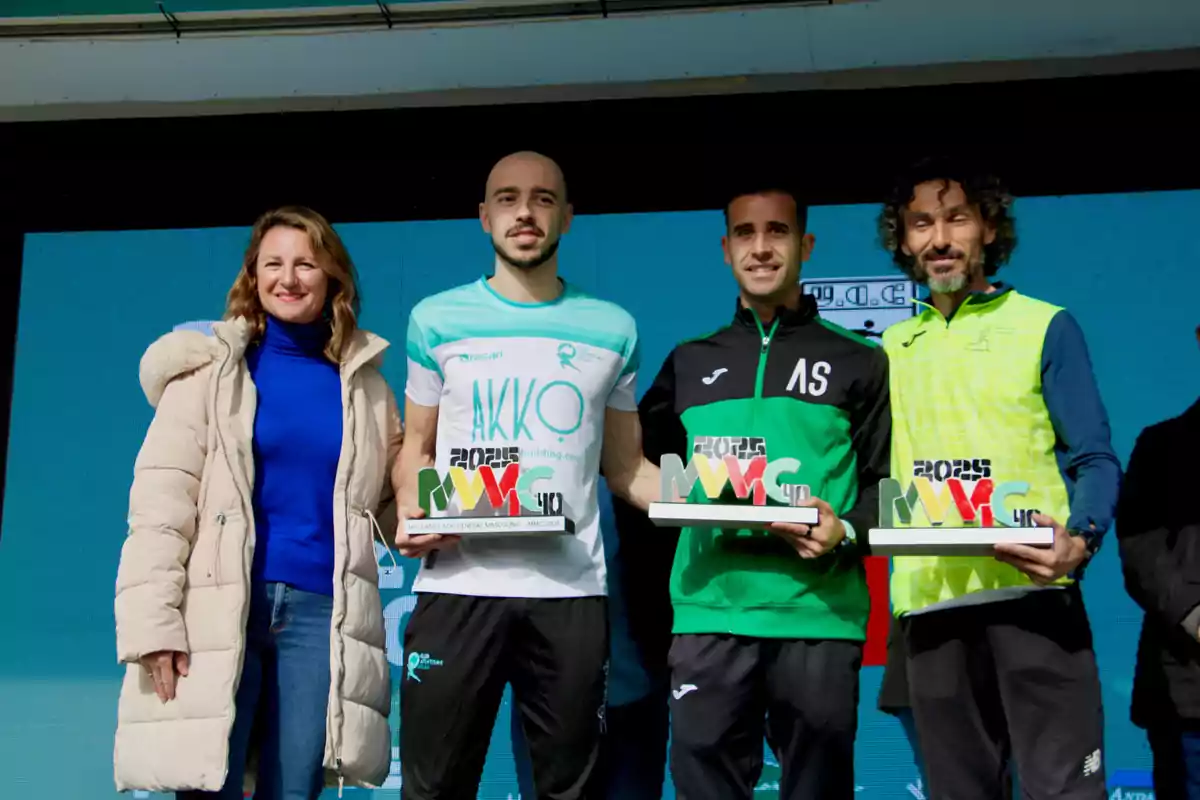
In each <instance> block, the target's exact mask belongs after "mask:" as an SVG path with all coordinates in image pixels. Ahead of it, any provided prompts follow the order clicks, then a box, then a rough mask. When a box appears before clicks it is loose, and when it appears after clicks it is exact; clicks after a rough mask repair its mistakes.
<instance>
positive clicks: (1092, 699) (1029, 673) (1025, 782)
mask: <svg viewBox="0 0 1200 800" xmlns="http://www.w3.org/2000/svg"><path fill="white" fill-rule="evenodd" d="M905 623H906V624H905V626H904V630H905V632H906V636H907V641H906V645H907V648H908V665H907V666H908V683H909V697H910V699H911V702H912V708H913V716H914V718H915V720H916V724H917V735H918V738H919V739H920V745H921V755H922V756H923V758H924V760H925V770H926V774H927V775H928V777H929V797H930V799H931V800H1002V798H1003V799H1004V800H1007V797H1006V795H1005V784H1006V778H1005V771H1006V765H1007V763H1008V761H1009V759H1010V758H1011V759H1012V761H1013V762H1015V764H1014V766H1015V772H1016V774H1017V781H1018V784H1019V786H1020V791H1021V795H1022V797H1024V798H1027V800H1045V799H1047V798H1055V799H1056V800H1060V799H1061V800H1068V799H1069V800H1085V799H1086V800H1104V798H1106V797H1107V793H1106V790H1105V780H1104V764H1103V750H1104V711H1103V707H1102V704H1101V699H1100V678H1099V675H1098V673H1097V670H1096V656H1095V653H1094V652H1093V650H1092V632H1091V627H1090V626H1089V624H1088V618H1087V612H1086V611H1085V610H1084V607H1083V597H1082V595H1081V593H1080V591H1079V588H1078V586H1072V587H1070V588H1068V589H1047V590H1042V591H1035V592H1031V593H1030V594H1028V595H1026V596H1024V597H1021V598H1019V599H1015V600H1004V601H1000V602H995V603H986V604H982V605H976V606H966V607H961V608H951V609H944V610H941V611H932V612H928V613H925V614H916V615H911V616H909V617H908V618H907V619H906V621H905Z"/></svg>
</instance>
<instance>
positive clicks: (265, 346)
mask: <svg viewBox="0 0 1200 800" xmlns="http://www.w3.org/2000/svg"><path fill="white" fill-rule="evenodd" d="M328 339H329V326H328V324H324V323H320V322H318V323H314V324H313V325H294V324H289V323H285V322H280V321H278V320H276V319H275V318H273V317H270V316H268V317H267V329H266V333H265V335H264V336H263V338H262V341H261V342H260V343H258V344H256V345H255V346H254V347H252V348H251V349H250V350H249V351H248V352H247V353H246V364H247V366H248V367H249V368H250V374H251V376H252V377H253V378H254V384H255V386H256V387H257V389H258V407H257V411H256V412H255V416H254V463H255V474H254V521H255V527H256V539H257V543H256V546H255V552H254V565H253V571H252V574H253V576H254V578H255V579H256V580H260V581H272V582H280V583H286V584H288V585H289V586H294V587H295V588H297V589H301V590H303V591H307V592H315V593H319V594H326V595H330V594H333V555H334V544H333V484H334V478H335V476H336V474H337V466H338V457H339V455H340V454H341V449H342V384H341V379H340V377H339V376H338V367H337V365H336V364H334V363H333V362H331V361H330V360H329V359H327V358H326V357H325V356H324V354H323V352H322V351H323V350H324V347H325V344H326V342H327V341H328Z"/></svg>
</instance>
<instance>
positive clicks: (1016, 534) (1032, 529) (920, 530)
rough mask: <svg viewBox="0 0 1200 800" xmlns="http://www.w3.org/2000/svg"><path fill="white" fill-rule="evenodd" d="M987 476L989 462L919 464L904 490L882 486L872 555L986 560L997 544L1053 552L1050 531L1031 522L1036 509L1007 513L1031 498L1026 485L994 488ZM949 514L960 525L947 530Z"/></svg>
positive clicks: (892, 483)
mask: <svg viewBox="0 0 1200 800" xmlns="http://www.w3.org/2000/svg"><path fill="white" fill-rule="evenodd" d="M991 474H992V473H991V462H990V460H989V459H973V460H956V461H948V460H943V461H920V462H917V463H916V464H915V465H914V469H913V478H912V480H911V482H910V483H909V485H908V488H907V489H905V488H903V487H901V485H900V481H898V480H896V479H895V478H887V479H885V480H883V481H880V483H879V527H878V528H872V529H871V530H870V531H869V533H868V539H867V540H868V542H869V544H870V548H871V553H872V554H873V555H878V556H924V555H929V556H990V555H993V553H994V552H995V550H994V548H995V546H996V545H997V544H1001V543H1010V544H1023V545H1028V546H1030V547H1051V546H1053V545H1054V529H1053V528H1047V527H1039V526H1037V525H1035V524H1034V522H1033V516H1034V515H1035V514H1037V513H1038V510H1037V509H1035V508H1016V509H1013V508H1009V503H1008V500H1009V498H1010V497H1015V496H1016V497H1019V496H1024V495H1026V494H1028V493H1029V489H1030V486H1029V483H1027V482H1025V481H1008V482H1005V483H1001V484H999V485H996V484H995V483H994V482H993V480H992V477H991ZM952 511H953V512H956V514H957V517H958V520H957V521H951V522H950V524H946V523H947V521H948V520H950V519H952V518H951V512H952ZM955 522H957V524H955ZM914 523H915V524H914ZM922 523H926V524H924V525H923V524H922Z"/></svg>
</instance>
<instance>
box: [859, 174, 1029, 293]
mask: <svg viewBox="0 0 1200 800" xmlns="http://www.w3.org/2000/svg"><path fill="white" fill-rule="evenodd" d="M930 181H955V182H957V183H958V184H960V185H961V186H962V187H963V191H965V192H966V195H967V202H969V203H971V204H972V205H975V206H978V207H979V213H980V215H981V216H982V217H983V221H984V222H985V223H987V224H989V225H991V226H993V227H994V228H995V229H996V238H995V239H993V240H992V243H991V244H989V245H984V248H983V274H984V275H986V276H987V277H989V278H990V277H991V276H993V275H995V274H996V273H997V272H998V271H999V270H1000V267H1002V266H1004V265H1005V264H1006V263H1008V259H1009V257H1010V256H1012V252H1013V250H1015V249H1016V247H1017V226H1016V221H1015V220H1014V219H1013V217H1012V212H1011V208H1012V202H1013V197H1012V195H1011V194H1010V193H1009V191H1008V189H1007V187H1005V186H1004V184H1003V183H1001V181H1000V179H999V178H997V177H995V176H994V175H990V174H988V173H987V172H985V171H982V170H979V169H976V168H974V167H973V166H972V165H971V164H969V163H968V162H966V161H964V160H960V159H957V158H951V157H939V158H925V159H922V160H920V161H918V162H916V163H915V164H913V165H912V166H911V167H909V168H908V169H907V170H905V172H904V173H903V174H902V175H901V176H900V177H899V179H898V180H897V181H896V183H895V184H894V185H893V186H892V189H891V191H890V192H889V193H888V196H887V198H886V199H885V200H884V203H883V210H881V211H880V212H879V239H880V243H881V244H882V245H883V248H884V249H885V250H887V251H888V252H889V253H891V254H892V261H894V262H895V263H896V266H897V267H899V268H900V271H901V272H903V273H904V274H905V275H907V276H908V277H909V278H910V279H912V280H917V277H916V271H915V266H916V259H915V258H914V257H913V256H910V255H907V254H906V253H905V252H904V250H903V249H901V245H902V244H903V243H904V209H905V208H907V207H908V204H909V202H910V201H911V200H912V197H913V190H914V189H915V188H916V187H917V186H918V185H920V184H922V183H928V182H930Z"/></svg>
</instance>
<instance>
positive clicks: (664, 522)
mask: <svg viewBox="0 0 1200 800" xmlns="http://www.w3.org/2000/svg"><path fill="white" fill-rule="evenodd" d="M659 469H660V470H661V471H662V489H661V492H662V494H661V495H660V497H662V500H661V501H660V502H657V503H651V504H650V509H649V516H650V520H651V521H652V522H653V523H654V524H655V525H658V526H660V527H664V526H665V527H682V526H697V527H713V528H750V529H756V530H762V529H765V528H767V527H768V526H770V525H771V524H772V523H774V522H790V523H798V524H803V525H816V524H817V522H818V519H819V514H818V513H817V509H815V508H811V507H808V506H798V505H797V504H798V503H800V502H802V501H804V500H806V499H807V498H808V496H809V495H808V487H807V486H802V485H799V484H782V483H780V480H779V479H780V478H781V477H783V476H785V475H790V474H794V473H795V472H796V471H797V470H799V469H800V461H799V460H798V459H795V458H780V459H777V460H775V461H767V453H766V440H765V439H763V438H761V437H749V436H698V437H696V439H695V442H694V444H693V446H692V457H691V459H690V460H689V461H688V463H687V466H686V467H685V466H684V464H683V459H681V458H680V457H679V456H677V455H675V454H673V453H670V454H667V455H665V456H663V457H662V459H661V460H660V461H659ZM697 483H699V484H700V487H701V489H702V491H703V492H704V496H705V498H706V499H707V500H708V502H699V503H695V502H689V500H688V498H689V497H690V496H691V493H692V489H693V488H694V487H695V486H696V484H697ZM726 487H729V488H730V489H732V494H733V497H732V498H730V499H736V500H741V501H745V500H749V501H750V502H749V503H746V502H740V503H730V502H721V498H722V495H725V496H728V495H727V494H726ZM768 500H772V501H774V503H775V504H774V505H770V504H768V502H767V501H768Z"/></svg>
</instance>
